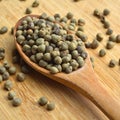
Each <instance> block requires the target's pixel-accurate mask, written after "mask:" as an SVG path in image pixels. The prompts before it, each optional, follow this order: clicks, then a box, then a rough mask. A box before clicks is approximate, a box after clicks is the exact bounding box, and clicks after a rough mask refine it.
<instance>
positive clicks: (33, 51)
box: [31, 45, 38, 54]
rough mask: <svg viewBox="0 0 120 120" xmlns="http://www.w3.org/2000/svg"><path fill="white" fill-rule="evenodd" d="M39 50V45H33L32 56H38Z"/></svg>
mask: <svg viewBox="0 0 120 120" xmlns="http://www.w3.org/2000/svg"><path fill="white" fill-rule="evenodd" d="M37 50H38V46H37V45H33V46H32V48H31V51H32V54H36V53H37Z"/></svg>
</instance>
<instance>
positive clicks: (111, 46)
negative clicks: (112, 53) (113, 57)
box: [106, 41, 114, 49]
mask: <svg viewBox="0 0 120 120" xmlns="http://www.w3.org/2000/svg"><path fill="white" fill-rule="evenodd" d="M113 47H114V43H113V42H112V41H108V42H107V44H106V48H107V49H112V48H113Z"/></svg>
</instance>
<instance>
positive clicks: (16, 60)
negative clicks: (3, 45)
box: [5, 55, 20, 69]
mask: <svg viewBox="0 0 120 120" xmlns="http://www.w3.org/2000/svg"><path fill="white" fill-rule="evenodd" d="M19 60H20V56H18V55H15V56H13V57H12V63H13V64H16V63H19ZM5 67H7V68H9V67H10V65H9V64H7V65H5ZM7 68H6V69H7Z"/></svg>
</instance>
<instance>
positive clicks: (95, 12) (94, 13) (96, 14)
mask: <svg viewBox="0 0 120 120" xmlns="http://www.w3.org/2000/svg"><path fill="white" fill-rule="evenodd" d="M93 15H94V16H97V17H100V15H101V13H100V11H99V10H98V9H95V10H94V12H93Z"/></svg>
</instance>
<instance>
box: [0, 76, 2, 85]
mask: <svg viewBox="0 0 120 120" xmlns="http://www.w3.org/2000/svg"><path fill="white" fill-rule="evenodd" d="M2 81H3V78H2V75H0V83H1V82H2Z"/></svg>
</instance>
